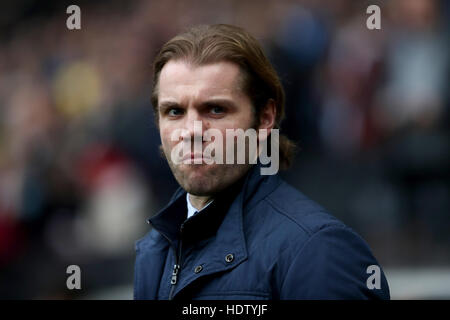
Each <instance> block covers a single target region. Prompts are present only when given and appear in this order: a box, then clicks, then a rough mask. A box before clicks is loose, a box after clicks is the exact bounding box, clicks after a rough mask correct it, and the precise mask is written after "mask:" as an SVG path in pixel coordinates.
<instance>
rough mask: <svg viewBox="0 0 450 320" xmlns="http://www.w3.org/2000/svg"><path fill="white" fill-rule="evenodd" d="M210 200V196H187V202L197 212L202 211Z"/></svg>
mask: <svg viewBox="0 0 450 320" xmlns="http://www.w3.org/2000/svg"><path fill="white" fill-rule="evenodd" d="M212 199H213V197H212V196H194V195H192V194H189V201H190V202H191V204H192V206H193V207H194V208H195V209H197V210H199V211H200V210H202V209H203V208H204V207H205V206H206V205H207V204H208V202H210V201H211V200H212Z"/></svg>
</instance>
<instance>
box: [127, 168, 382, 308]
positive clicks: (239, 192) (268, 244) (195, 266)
mask: <svg viewBox="0 0 450 320" xmlns="http://www.w3.org/2000/svg"><path fill="white" fill-rule="evenodd" d="M259 169H260V168H259V165H255V166H253V168H252V169H250V171H249V173H248V174H247V175H246V176H245V177H244V178H242V179H241V180H240V181H239V182H237V183H236V184H235V185H233V186H232V187H231V188H229V189H228V190H227V192H223V193H222V196H221V197H220V198H218V199H216V200H215V201H214V202H213V203H212V204H211V205H209V206H208V207H207V208H205V209H204V210H202V211H200V212H199V213H197V214H195V215H194V216H192V217H191V218H189V219H187V220H186V217H187V209H186V192H185V191H184V190H183V189H181V188H179V189H178V190H177V191H176V192H175V194H174V196H173V197H172V200H171V201H170V203H169V204H168V205H167V206H166V207H165V208H164V209H162V210H161V211H160V212H159V213H158V214H156V215H155V216H153V217H152V218H151V219H149V223H150V224H151V225H152V226H153V228H152V230H151V231H150V232H149V233H148V234H147V235H146V236H145V237H144V238H142V239H140V240H139V241H137V242H136V263H135V283H134V298H135V299H215V300H218V299H227V300H236V299H246V300H251V299H272V300H274V299H389V298H390V296H389V287H388V283H387V281H386V278H385V276H384V273H383V271H382V269H381V268H380V269H379V270H380V273H379V274H378V275H379V279H380V281H379V286H378V287H379V289H378V288H376V287H375V288H374V287H373V286H371V289H369V287H368V285H367V282H370V283H372V284H373V283H376V281H374V280H373V279H374V278H372V279H369V277H371V275H373V274H374V273H373V272H372V271H371V272H369V273H368V270H367V268H368V267H369V266H371V265H375V266H378V262H377V261H376V259H375V258H374V256H373V255H372V253H371V251H370V249H369V247H368V245H367V244H366V242H365V241H364V240H363V239H362V238H361V237H360V236H358V235H357V234H356V233H355V232H354V231H353V230H351V229H350V228H349V227H347V226H345V225H344V224H343V223H342V222H341V221H339V220H337V219H336V218H334V217H333V216H331V215H329V214H327V213H326V212H325V211H324V209H323V208H322V207H320V206H319V205H317V204H316V203H314V202H313V201H312V200H310V199H308V198H307V197H306V196H305V195H303V194H302V193H300V192H299V191H297V190H296V189H294V188H293V187H291V186H290V185H288V184H287V183H286V182H284V181H283V180H282V179H281V178H280V177H279V176H278V175H273V176H262V175H260V170H259ZM375 268H378V267H375ZM370 270H372V269H370ZM375 276H377V275H375ZM368 279H369V281H368Z"/></svg>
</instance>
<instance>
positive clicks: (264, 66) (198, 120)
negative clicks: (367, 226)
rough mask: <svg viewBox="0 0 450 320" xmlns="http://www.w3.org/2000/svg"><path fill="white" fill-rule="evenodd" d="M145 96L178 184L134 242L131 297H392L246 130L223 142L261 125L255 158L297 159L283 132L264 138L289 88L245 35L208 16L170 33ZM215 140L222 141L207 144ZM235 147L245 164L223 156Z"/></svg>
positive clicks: (345, 235) (367, 261)
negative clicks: (267, 168) (267, 164)
mask: <svg viewBox="0 0 450 320" xmlns="http://www.w3.org/2000/svg"><path fill="white" fill-rule="evenodd" d="M152 104H153V106H154V109H155V113H156V119H157V123H158V127H159V131H160V135H161V141H162V150H163V153H164V156H165V157H166V159H167V161H168V163H169V166H170V168H171V170H172V172H173V174H174V176H175V178H176V180H177V181H178V183H179V184H180V186H181V187H180V188H179V189H178V190H177V191H176V192H175V194H174V195H173V197H172V199H171V201H170V203H169V204H168V205H167V206H166V207H165V208H164V209H162V210H161V211H160V212H159V213H158V214H156V215H154V216H153V217H152V218H150V219H149V223H150V224H151V226H152V227H153V228H152V230H151V231H150V232H149V233H148V234H147V235H146V236H145V237H144V238H143V239H141V240H139V241H138V242H137V243H136V252H137V254H136V265H135V288H134V296H135V299H247V300H248V299H369V298H380V299H389V288H388V284H387V281H386V278H385V276H384V274H383V272H382V270H381V269H380V267H379V266H378V263H377V261H376V260H375V258H374V257H373V255H372V253H371V252H370V249H369V248H368V246H367V244H366V243H365V242H364V241H363V240H362V239H361V238H360V237H359V236H358V235H357V234H356V233H355V232H353V231H352V230H351V229H350V228H348V227H346V226H345V225H344V224H343V223H342V222H340V221H338V220H337V219H336V218H334V217H332V216H331V215H329V214H327V213H326V212H325V211H324V209H323V208H322V207H320V206H319V205H317V204H315V203H314V202H313V201H311V200H309V199H308V198H307V197H305V196H304V195H303V194H302V193H300V192H299V191H297V190H295V189H294V188H292V187H291V186H289V185H288V184H287V183H285V182H284V181H283V180H282V179H281V178H280V177H279V176H278V175H277V174H272V173H269V174H267V175H264V174H262V172H263V171H262V169H263V168H264V166H263V165H262V163H261V162H262V161H258V162H257V163H256V164H254V163H255V162H254V161H252V160H254V158H253V157H252V156H251V154H252V153H251V151H252V150H253V149H254V148H255V146H253V149H252V146H251V144H252V143H250V139H248V141H247V142H246V143H245V144H244V145H242V144H241V145H240V146H239V145H238V140H239V137H237V136H235V137H232V138H231V139H230V138H229V137H228V141H225V140H227V130H232V129H233V130H239V129H241V130H242V131H244V130H245V131H246V132H250V131H249V130H250V129H252V130H255V131H256V130H257V131H258V132H263V134H261V135H259V136H258V143H257V145H256V155H259V156H260V160H261V155H262V154H263V152H264V150H263V149H264V148H263V147H262V146H263V145H269V147H270V149H271V156H274V155H275V153H276V152H277V151H278V150H279V159H280V164H281V166H282V167H286V166H287V165H288V164H289V162H290V160H291V157H292V147H293V144H292V143H291V142H290V141H289V140H288V139H287V138H286V137H283V136H280V137H279V139H270V138H271V137H273V136H274V134H275V133H277V131H276V130H278V129H279V125H280V122H281V120H282V118H283V113H284V93H283V88H282V86H281V83H280V81H279V79H278V77H277V75H276V72H275V71H274V69H273V67H272V66H271V64H270V63H269V61H268V60H267V58H266V57H265V55H264V53H263V52H262V49H261V47H260V45H259V43H258V42H257V41H256V40H255V39H254V38H253V37H252V36H251V35H249V34H248V33H247V32H246V31H244V30H242V29H241V28H238V27H234V26H230V25H211V26H200V27H196V28H193V29H190V30H189V31H187V32H186V33H183V34H180V35H178V36H176V37H175V38H173V39H172V40H170V41H169V42H167V43H166V44H165V45H164V46H163V47H162V49H161V51H160V52H159V54H158V55H157V57H156V59H155V62H154V89H153V94H152ZM199 125H200V126H199ZM208 130H215V131H214V132H215V138H214V139H211V137H210V135H207V134H206V133H207V132H208ZM242 131H241V132H242ZM264 133H266V134H264ZM205 136H208V137H209V138H205ZM276 137H278V135H277V136H276ZM221 139H223V141H222V140H221ZM266 142H269V143H266ZM227 144H228V145H227ZM225 145H227V146H226V147H225ZM253 145H254V143H253ZM180 146H182V147H183V150H184V151H186V152H184V153H183V154H182V155H181V156H179V157H178V158H177V155H179V151H180V150H181V149H180V148H179V147H180ZM192 146H193V149H192ZM211 146H216V147H217V146H219V147H217V148H213V149H214V152H210V153H207V152H206V150H207V149H208V148H209V149H211V148H210V147H211ZM220 146H221V147H222V148H221V147H220ZM230 146H231V147H230ZM235 146H237V147H238V148H237V149H239V150H236V149H235V148H234V147H235ZM278 147H279V149H277V148H278ZM242 149H244V151H245V161H244V163H236V161H234V163H229V162H223V161H220V160H222V159H225V157H226V156H230V155H233V156H236V157H231V158H234V160H236V158H237V154H238V153H240V152H242V151H243V150H242ZM210 151H211V150H210ZM277 155H278V154H277ZM211 157H214V159H216V161H214V162H211V161H207V160H211ZM274 159H276V157H275V158H274Z"/></svg>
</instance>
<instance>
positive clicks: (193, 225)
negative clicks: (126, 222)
mask: <svg viewBox="0 0 450 320" xmlns="http://www.w3.org/2000/svg"><path fill="white" fill-rule="evenodd" d="M261 167H262V165H261V163H260V162H258V164H256V165H253V166H252V167H251V168H250V169H249V171H248V172H247V173H246V174H245V175H244V177H242V178H241V179H240V180H239V181H237V182H236V183H234V184H233V185H232V186H230V187H229V188H227V189H226V190H224V191H223V192H221V194H220V196H219V197H218V198H216V199H215V200H214V202H213V203H212V204H211V205H209V206H208V207H207V208H205V209H204V210H202V211H200V212H199V213H197V214H196V215H195V216H193V217H191V218H190V219H188V220H187V221H186V223H185V224H183V222H185V220H186V218H187V209H186V191H185V190H183V189H182V188H181V187H180V188H178V189H177V191H176V192H175V193H174V195H173V196H172V199H171V200H170V202H169V203H168V204H167V206H165V207H164V208H163V209H162V210H160V211H159V212H158V213H157V214H156V215H154V216H153V217H152V218H150V219H148V222H149V223H150V224H151V225H152V226H153V227H154V228H155V229H156V230H158V231H159V232H160V233H161V234H163V235H164V236H165V237H166V238H167V239H168V240H169V241H170V242H173V241H176V240H178V238H179V236H180V229H181V227H182V225H183V230H184V231H183V234H185V236H186V237H187V240H188V241H195V240H201V239H202V238H206V237H208V236H211V235H213V234H216V232H217V231H218V229H219V226H221V228H220V230H219V232H217V234H216V238H217V240H218V243H222V245H225V244H226V243H229V244H233V245H234V246H237V247H240V248H241V250H240V251H242V254H243V256H245V257H246V251H247V250H246V246H245V237H244V232H243V212H244V208H251V207H253V206H254V205H255V204H256V203H257V202H259V201H260V200H261V199H262V198H264V197H265V196H266V195H267V194H268V193H270V192H271V191H272V190H273V189H274V188H275V187H276V186H278V185H279V183H280V182H281V181H280V178H279V177H278V175H274V176H263V175H261V173H260V172H261ZM185 236H183V241H184V240H185V239H184V238H185ZM237 247H236V249H237Z"/></svg>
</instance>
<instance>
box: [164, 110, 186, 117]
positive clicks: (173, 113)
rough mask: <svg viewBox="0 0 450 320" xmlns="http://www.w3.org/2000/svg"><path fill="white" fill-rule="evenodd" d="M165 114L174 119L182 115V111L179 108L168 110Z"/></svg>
mask: <svg viewBox="0 0 450 320" xmlns="http://www.w3.org/2000/svg"><path fill="white" fill-rule="evenodd" d="M167 114H168V115H169V116H171V117H176V116H180V115H182V114H183V110H182V109H181V108H170V109H168V110H167Z"/></svg>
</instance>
